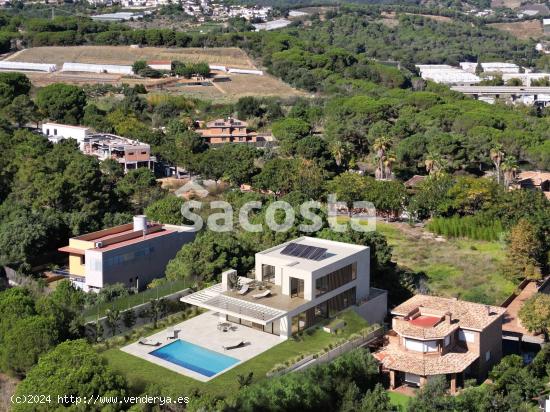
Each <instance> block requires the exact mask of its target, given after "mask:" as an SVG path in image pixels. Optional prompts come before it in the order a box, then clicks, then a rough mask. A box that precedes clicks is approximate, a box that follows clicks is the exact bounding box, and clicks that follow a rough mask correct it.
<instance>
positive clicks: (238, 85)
mask: <svg viewBox="0 0 550 412" xmlns="http://www.w3.org/2000/svg"><path fill="white" fill-rule="evenodd" d="M230 78H231V81H229V82H220V83H215V85H216V87H218V88H219V89H220V91H221V92H222V93H224V94H226V95H228V96H233V97H234V98H237V99H238V98H239V97H242V96H280V97H292V96H304V95H305V93H304V92H302V91H299V90H296V89H294V88H293V87H291V86H289V85H288V84H286V83H285V82H283V81H281V80H279V79H278V78H276V77H273V76H271V75H268V74H264V75H263V76H254V75H248V74H235V75H232V76H230Z"/></svg>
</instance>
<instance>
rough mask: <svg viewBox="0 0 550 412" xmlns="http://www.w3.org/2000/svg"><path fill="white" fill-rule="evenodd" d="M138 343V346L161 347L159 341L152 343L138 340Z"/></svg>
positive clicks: (143, 339) (147, 340)
mask: <svg viewBox="0 0 550 412" xmlns="http://www.w3.org/2000/svg"><path fill="white" fill-rule="evenodd" d="M138 343H139V344H140V345H146V346H159V345H161V343H160V342H159V341H155V342H153V341H150V340H149V339H146V338H140V339H139V340H138Z"/></svg>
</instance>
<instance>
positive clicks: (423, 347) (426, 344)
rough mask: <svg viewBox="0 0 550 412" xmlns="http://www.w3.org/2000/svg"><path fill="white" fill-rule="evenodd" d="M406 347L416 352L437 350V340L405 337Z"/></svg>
mask: <svg viewBox="0 0 550 412" xmlns="http://www.w3.org/2000/svg"><path fill="white" fill-rule="evenodd" d="M405 348H407V349H409V350H412V351H415V352H437V341H436V340H428V341H421V340H416V339H407V338H405Z"/></svg>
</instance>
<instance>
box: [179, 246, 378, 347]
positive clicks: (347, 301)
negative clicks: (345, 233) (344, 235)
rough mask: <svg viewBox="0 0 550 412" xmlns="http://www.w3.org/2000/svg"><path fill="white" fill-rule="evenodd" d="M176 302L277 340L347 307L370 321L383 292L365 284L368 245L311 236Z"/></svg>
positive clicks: (258, 256)
mask: <svg viewBox="0 0 550 412" xmlns="http://www.w3.org/2000/svg"><path fill="white" fill-rule="evenodd" d="M237 279H238V281H237ZM181 301H182V302H185V303H189V304H192V305H196V306H199V307H202V308H205V309H209V310H212V311H214V312H217V313H218V314H219V318H220V321H221V322H234V323H237V324H240V325H245V326H248V327H251V328H254V329H257V330H261V331H264V332H266V333H271V334H275V335H279V336H280V337H281V339H283V340H284V339H287V338H288V337H290V336H291V335H293V334H294V333H296V332H300V331H302V330H304V329H307V328H309V327H310V326H313V325H314V324H316V323H317V322H319V321H321V320H323V319H327V318H330V317H334V316H335V315H336V314H337V313H338V312H340V311H342V310H344V309H346V308H348V307H354V309H355V310H356V312H357V313H359V314H360V315H361V316H363V317H364V318H365V319H366V320H367V321H369V322H370V323H381V322H382V321H383V320H384V317H385V316H386V313H387V292H386V291H383V290H380V289H375V288H371V287H370V249H369V248H368V247H365V246H359V245H353V244H349V243H342V242H335V241H331V240H324V239H317V238H311V237H301V238H298V239H295V240H293V241H291V242H287V243H283V244H281V245H278V246H275V247H273V248H271V249H267V250H264V251H263V252H259V253H256V255H255V274H254V277H253V278H245V277H237V276H236V271H234V270H232V271H226V272H224V273H223V274H222V282H221V283H219V284H217V285H214V286H212V287H210V288H207V289H203V290H201V291H198V292H196V293H193V294H191V295H187V296H185V297H183V298H181Z"/></svg>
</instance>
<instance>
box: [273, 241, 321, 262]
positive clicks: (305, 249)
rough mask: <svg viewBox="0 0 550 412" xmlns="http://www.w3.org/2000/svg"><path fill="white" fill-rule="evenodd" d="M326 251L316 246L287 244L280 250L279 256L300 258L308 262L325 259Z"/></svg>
mask: <svg viewBox="0 0 550 412" xmlns="http://www.w3.org/2000/svg"><path fill="white" fill-rule="evenodd" d="M326 251H327V249H325V248H323V247H317V246H308V245H301V244H299V243H289V244H288V245H286V246H285V248H284V249H283V250H281V255H287V256H295V257H301V258H304V259H309V260H321V259H323V258H324V257H325V253H326Z"/></svg>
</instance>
